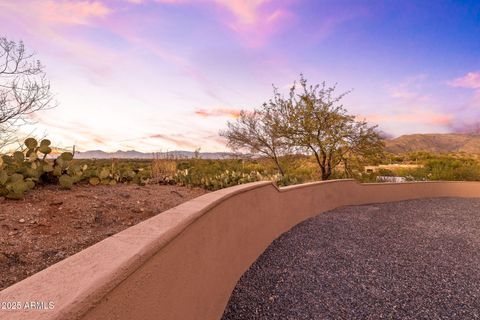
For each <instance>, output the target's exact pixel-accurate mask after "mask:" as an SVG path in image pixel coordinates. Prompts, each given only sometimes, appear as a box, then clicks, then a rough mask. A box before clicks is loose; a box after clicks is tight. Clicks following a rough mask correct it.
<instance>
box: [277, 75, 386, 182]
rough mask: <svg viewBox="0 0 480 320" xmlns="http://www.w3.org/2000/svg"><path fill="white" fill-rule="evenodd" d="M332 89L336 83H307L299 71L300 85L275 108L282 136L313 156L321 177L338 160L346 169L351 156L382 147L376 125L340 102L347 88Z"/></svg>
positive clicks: (373, 152)
mask: <svg viewBox="0 0 480 320" xmlns="http://www.w3.org/2000/svg"><path fill="white" fill-rule="evenodd" d="M297 88H298V89H297ZM297 90H298V91H297ZM334 91H335V86H334V87H327V86H326V85H325V83H323V84H322V85H315V86H312V85H310V86H309V85H307V80H306V79H305V78H304V77H303V75H302V76H301V78H300V81H299V85H297V84H295V85H294V86H293V87H292V88H291V89H290V94H289V97H288V98H287V99H285V101H284V102H282V103H279V104H278V105H277V106H276V108H275V110H276V111H275V112H276V113H278V114H279V117H280V118H281V119H282V121H281V126H280V128H279V129H278V131H279V132H280V134H281V136H283V137H284V138H286V139H287V140H288V141H289V143H290V144H291V145H292V146H295V147H299V148H301V149H303V150H304V151H306V152H310V153H312V154H313V155H314V156H315V160H316V162H317V164H318V166H319V168H320V173H321V179H322V180H327V179H329V178H330V176H331V175H332V172H333V170H334V169H335V168H336V167H337V166H338V165H339V164H341V163H343V164H344V167H345V170H348V160H349V159H351V158H353V157H371V156H372V155H378V154H381V153H382V150H383V141H382V139H381V137H380V135H379V134H378V132H377V131H376V126H373V127H371V126H368V124H367V123H366V122H365V121H357V120H356V119H355V117H354V116H352V115H349V114H347V110H346V109H345V108H344V107H343V105H342V104H340V103H339V102H340V100H341V99H342V98H343V97H344V96H345V95H346V94H347V93H348V92H347V93H343V94H340V95H339V96H336V97H335V96H334ZM347 172H348V171H347Z"/></svg>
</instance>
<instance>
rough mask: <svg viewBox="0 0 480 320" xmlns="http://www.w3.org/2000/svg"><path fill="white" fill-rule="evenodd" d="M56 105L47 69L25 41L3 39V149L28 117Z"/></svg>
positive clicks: (0, 42)
mask: <svg viewBox="0 0 480 320" xmlns="http://www.w3.org/2000/svg"><path fill="white" fill-rule="evenodd" d="M53 106H54V102H53V98H52V94H51V92H50V83H49V82H48V80H47V79H46V76H45V72H44V67H43V65H42V64H41V63H40V61H39V60H36V59H35V58H34V55H33V54H32V53H27V52H26V50H25V47H24V45H23V42H18V43H16V42H13V41H9V40H7V39H6V38H0V149H1V148H2V147H4V146H5V145H8V144H9V143H10V142H11V141H12V138H13V137H14V136H15V132H16V131H17V129H18V127H19V126H20V125H22V124H24V123H25V121H27V120H28V119H27V116H28V115H29V114H31V113H33V112H36V111H38V110H42V109H46V108H50V107H53Z"/></svg>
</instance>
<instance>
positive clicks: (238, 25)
mask: <svg viewBox="0 0 480 320" xmlns="http://www.w3.org/2000/svg"><path fill="white" fill-rule="evenodd" d="M295 1H297V0H155V2H157V3H160V4H171V5H178V4H200V5H206V6H213V7H216V8H218V9H219V12H218V13H217V16H218V19H219V20H220V21H222V23H223V24H224V25H225V26H227V27H228V28H229V29H231V30H232V31H234V32H235V33H236V34H238V35H239V36H240V38H241V39H242V40H243V41H244V42H245V43H246V44H247V45H249V46H250V47H261V46H263V45H265V44H266V43H267V42H268V40H269V39H270V38H271V37H272V36H274V35H275V34H278V33H279V32H280V31H281V30H283V29H285V28H287V27H288V25H289V23H290V22H292V21H293V14H292V13H291V12H290V11H289V10H288V9H287V7H288V6H289V4H290V3H293V2H295Z"/></svg>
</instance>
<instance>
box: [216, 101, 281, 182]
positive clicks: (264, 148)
mask: <svg viewBox="0 0 480 320" xmlns="http://www.w3.org/2000/svg"><path fill="white" fill-rule="evenodd" d="M272 103H274V102H273V101H270V103H269V104H266V103H265V104H263V106H262V107H261V108H259V109H256V110H254V111H253V112H249V111H245V110H242V111H241V112H240V116H239V117H238V118H237V119H236V121H234V122H228V123H227V127H228V128H227V130H224V131H221V132H220V135H221V136H223V137H225V138H226V139H227V144H228V146H229V147H230V148H232V149H233V150H248V151H249V152H251V153H253V154H259V155H263V156H266V157H268V158H270V159H272V160H273V162H274V163H275V165H276V167H277V169H278V172H279V173H280V174H281V175H282V176H283V175H284V174H285V171H284V169H283V168H282V166H281V163H280V156H282V155H283V154H285V152H286V146H287V145H286V143H285V141H286V140H285V139H284V138H283V137H282V136H281V135H280V132H279V131H278V127H279V123H278V122H279V121H280V119H278V118H277V117H276V116H277V113H276V112H275V110H274V109H272V108H271V106H270V105H271V104H272Z"/></svg>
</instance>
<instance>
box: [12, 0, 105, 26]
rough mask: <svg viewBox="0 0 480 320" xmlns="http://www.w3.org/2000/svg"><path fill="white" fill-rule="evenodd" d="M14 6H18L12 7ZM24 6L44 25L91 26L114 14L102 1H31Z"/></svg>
mask: <svg viewBox="0 0 480 320" xmlns="http://www.w3.org/2000/svg"><path fill="white" fill-rule="evenodd" d="M7 6H8V5H7ZM14 6H18V4H12V6H11V7H12V8H13V7H14ZM23 6H28V7H30V10H31V12H36V13H37V14H36V17H38V19H39V20H41V21H43V22H44V23H49V24H61V25H89V24H91V22H92V21H91V20H92V19H94V18H102V17H105V16H107V15H109V14H110V13H111V12H112V10H111V9H110V8H109V7H107V6H106V5H105V4H103V3H102V2H100V1H52V0H50V1H31V2H29V3H28V4H23ZM22 10H25V8H22Z"/></svg>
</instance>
